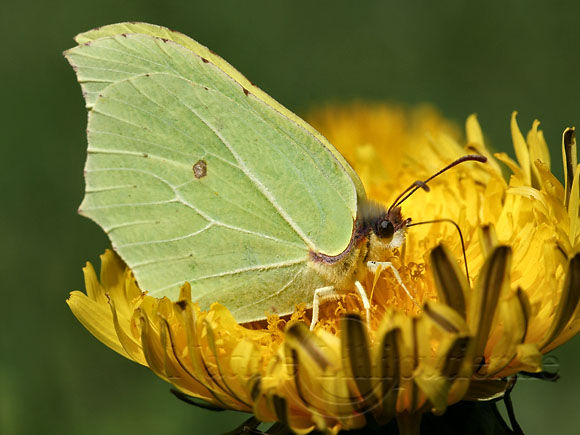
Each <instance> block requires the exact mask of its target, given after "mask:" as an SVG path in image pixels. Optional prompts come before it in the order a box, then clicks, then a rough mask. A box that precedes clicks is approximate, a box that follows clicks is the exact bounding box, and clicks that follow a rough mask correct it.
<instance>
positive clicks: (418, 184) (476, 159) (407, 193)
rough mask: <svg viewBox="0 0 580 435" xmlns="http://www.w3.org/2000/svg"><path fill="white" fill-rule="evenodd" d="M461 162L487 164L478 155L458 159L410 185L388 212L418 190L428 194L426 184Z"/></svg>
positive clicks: (484, 158)
mask: <svg viewBox="0 0 580 435" xmlns="http://www.w3.org/2000/svg"><path fill="white" fill-rule="evenodd" d="M463 162H481V163H485V162H487V157H485V156H481V155H479V154H468V155H466V156H463V157H460V158H458V159H457V160H455V161H453V162H451V163H449V164H448V165H447V166H445V167H444V168H443V169H441V170H440V171H438V172H436V173H435V174H433V175H431V176H430V177H429V178H427V179H426V180H423V181H421V180H417V181H415V182H414V183H413V184H411V185H410V186H409V187H407V188H406V189H405V190H404V191H403V192H402V193H401V194H400V195H399V196H397V198H396V199H395V200H394V201H393V203H392V204H391V206H390V207H389V210H388V211H391V210H392V208H393V207H398V206H399V205H401V204H402V203H403V202H405V200H406V199H407V198H409V197H410V196H411V195H412V194H413V193H415V192H416V191H417V190H419V189H423V190H425V191H426V192H429V186H427V183H428V182H429V181H431V180H433V179H434V178H435V177H437V176H439V175H441V174H442V173H444V172H445V171H448V170H449V169H451V168H453V167H454V166H457V165H459V164H460V163H463ZM403 195H404V196H403Z"/></svg>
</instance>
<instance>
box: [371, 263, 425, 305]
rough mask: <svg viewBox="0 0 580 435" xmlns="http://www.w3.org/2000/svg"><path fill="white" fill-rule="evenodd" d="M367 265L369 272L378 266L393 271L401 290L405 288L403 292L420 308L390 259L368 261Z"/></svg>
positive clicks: (375, 270)
mask: <svg viewBox="0 0 580 435" xmlns="http://www.w3.org/2000/svg"><path fill="white" fill-rule="evenodd" d="M367 267H368V268H369V270H370V271H371V272H377V270H378V269H379V268H381V270H383V269H386V268H389V269H391V271H392V272H393V275H395V279H396V280H397V282H398V283H399V285H400V286H401V287H402V288H403V290H405V293H407V296H409V298H410V299H411V300H412V301H413V303H414V304H415V305H416V306H417V307H418V308H421V306H420V305H419V304H418V303H417V301H416V300H415V298H414V297H413V295H411V292H410V291H409V289H408V288H407V286H406V285H405V284H404V283H403V280H402V279H401V275H399V271H398V270H397V268H396V267H395V266H393V263H391V262H390V261H368V262H367ZM379 273H380V271H379Z"/></svg>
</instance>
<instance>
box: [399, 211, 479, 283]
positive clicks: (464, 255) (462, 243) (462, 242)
mask: <svg viewBox="0 0 580 435" xmlns="http://www.w3.org/2000/svg"><path fill="white" fill-rule="evenodd" d="M441 222H447V223H450V224H453V226H454V227H455V228H456V229H457V232H458V233H459V240H460V241H461V250H462V251H463V262H464V263H465V276H466V277H467V285H468V286H471V283H470V281H469V268H468V267H467V254H466V253H465V242H464V240H463V233H462V232H461V228H459V225H457V222H455V221H454V220H451V219H433V220H430V221H422V222H413V223H411V224H408V225H407V227H414V226H416V225H425V224H436V223H441Z"/></svg>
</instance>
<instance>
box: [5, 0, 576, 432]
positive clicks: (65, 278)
mask: <svg viewBox="0 0 580 435" xmlns="http://www.w3.org/2000/svg"><path fill="white" fill-rule="evenodd" d="M207 3H208V4H209V3H210V2H207ZM211 3H212V5H211V6H210V5H208V4H206V3H201V2H196V1H187V2H169V3H168V4H167V3H166V2H162V1H159V0H157V1H136V0H132V1H124V2H121V1H118V0H114V1H113V0H100V1H91V2H73V1H59V0H54V1H50V2H40V1H37V2H24V1H22V2H14V1H12V2H5V3H3V5H2V7H1V9H0V33H1V36H2V41H1V43H0V78H1V81H0V97H1V99H0V115H1V116H0V126H1V129H0V140H1V149H0V153H1V154H0V163H1V170H0V186H1V191H0V195H1V202H0V204H1V206H0V228H1V230H0V231H1V233H0V236H1V238H0V240H1V245H0V246H1V250H0V291H1V304H0V433H2V434H37V433H47V434H49V433H55V434H63V435H64V434H107V435H112V434H128V433H139V434H142V435H146V434H156V433H159V432H161V431H163V433H168V434H180V433H188V434H202V433H220V432H223V431H225V430H228V429H232V428H233V427H234V425H235V424H236V422H239V421H241V420H242V419H243V418H244V417H245V416H244V415H241V414H236V413H221V414H214V413H211V412H209V411H202V410H198V409H194V408H192V407H190V406H188V405H185V404H184V403H182V402H180V401H178V400H177V399H175V398H174V397H173V396H171V395H170V394H169V392H168V390H169V387H168V385H167V384H165V383H164V382H162V381H161V380H159V379H157V378H156V377H155V376H154V375H153V374H152V373H151V372H149V371H148V370H147V369H145V368H142V367H140V366H138V365H136V364H134V363H131V362H129V361H127V360H125V359H124V358H122V357H120V356H118V355H117V354H115V353H114V352H113V351H111V350H109V349H108V348H106V347H105V346H103V345H102V344H100V343H99V342H97V341H96V340H95V339H94V338H93V337H92V336H90V334H89V333H88V332H87V331H86V330H84V329H83V327H82V326H81V325H80V324H79V323H78V322H77V321H76V320H75V319H74V317H73V316H72V314H71V313H70V312H69V310H68V307H67V306H66V304H65V299H66V297H67V295H68V292H69V290H73V289H81V288H82V287H83V283H82V275H81V268H82V266H83V265H84V262H85V261H86V260H90V261H92V262H94V263H97V260H98V254H100V253H101V252H102V251H103V250H104V249H105V248H106V247H107V246H108V243H107V239H106V237H105V236H104V235H103V233H102V232H101V230H100V229H99V228H98V227H97V226H96V225H95V224H93V223H92V222H90V221H88V220H86V219H83V218H81V217H79V216H78V215H77V214H76V208H77V206H78V204H79V203H80V200H81V197H82V191H83V179H82V167H83V162H84V159H85V144H86V139H85V124H86V113H85V109H84V107H83V102H82V98H81V93H80V89H79V86H78V85H77V83H76V81H75V78H74V75H73V71H72V70H71V69H70V68H69V66H68V65H67V63H66V62H65V60H64V58H63V57H62V56H61V52H62V51H63V50H65V49H67V48H69V47H71V46H72V45H73V41H72V37H73V35H75V34H76V33H78V32H81V31H84V30H88V29H90V28H93V27H95V26H98V25H102V24H108V23H112V22H118V21H125V20H142V21H148V22H153V23H156V24H162V25H165V26H168V27H170V28H173V29H175V30H179V31H182V32H184V33H186V34H188V35H190V36H192V37H193V38H195V39H197V40H198V41H200V42H201V43H203V44H205V45H207V46H209V47H211V48H212V49H214V50H215V51H216V52H218V53H219V54H220V55H222V56H223V57H224V58H225V59H227V60H229V61H230V62H231V63H232V64H233V65H235V66H236V67H237V68H238V69H240V70H241V71H242V72H243V73H244V74H246V76H248V78H250V79H251V80H252V81H253V82H254V83H256V84H258V85H259V86H261V87H262V89H264V90H266V91H267V92H269V93H270V94H271V95H273V96H274V97H275V98H276V99H278V101H280V102H281V103H283V104H285V105H286V106H288V107H289V108H290V109H292V110H294V111H297V112H298V113H300V112H301V111H304V110H306V109H308V108H309V107H312V106H313V105H316V104H320V103H323V102H327V101H349V100H351V99H355V98H356V99H372V100H386V101H396V102H402V103H406V104H410V105H412V104H415V103H421V102H430V103H433V104H435V105H436V106H437V107H439V108H440V109H441V111H442V113H443V114H444V115H445V116H447V117H449V118H451V119H454V120H456V121H457V122H460V123H462V122H463V120H464V118H465V117H466V116H467V115H468V114H470V113H472V112H477V113H478V114H479V119H480V121H481V123H482V125H483V127H484V131H485V133H486V134H487V135H488V137H489V139H490V141H491V143H492V145H493V146H494V147H495V148H496V149H500V150H510V153H511V148H510V143H511V142H510V137H509V130H508V119H509V115H510V113H511V111H512V110H513V109H518V110H519V111H520V117H519V120H520V125H521V126H522V129H523V130H524V129H525V130H527V129H528V127H529V126H530V125H531V121H532V120H533V118H534V117H537V118H539V119H540V120H541V121H542V127H543V129H544V131H545V134H546V138H547V140H548V143H549V144H550V146H551V150H552V157H553V160H554V161H555V162H557V164H556V166H557V167H558V171H559V172H558V173H559V174H561V169H560V168H559V162H560V135H561V132H562V130H563V128H564V127H566V126H568V125H574V122H576V121H578V120H580V112H579V107H580V106H579V102H578V97H579V96H580V93H579V86H580V85H579V83H580V82H579V77H580V61H579V58H578V56H579V53H580V52H579V51H578V37H579V35H580V26H579V25H578V20H579V17H580V7H579V6H577V5H578V3H577V2H576V5H574V4H573V2H570V4H569V5H564V2H545V4H544V3H540V2H530V1H527V2H523V1H522V2H508V1H503V2H498V3H495V2H485V3H482V4H479V5H478V4H474V3H472V2H447V1H438V2H431V3H427V2H424V3H420V2H414V1H408V2H404V3H405V5H402V3H403V2H386V1H383V2H378V1H368V2H363V1H359V2H354V1H353V2H327V1H325V2H322V1H321V2H312V1H308V2H307V1H293V2H289V1H288V2H273V1H243V2H242V1H214V2H211ZM548 3H549V4H548ZM552 355H553V358H556V360H557V361H556V362H555V364H556V365H557V366H559V368H560V374H561V375H562V380H561V381H560V382H558V383H556V384H550V383H544V382H539V381H523V382H520V383H519V385H518V386H516V390H515V392H514V401H515V408H516V413H517V415H518V417H519V419H520V423H521V424H522V426H523V427H524V429H526V431H527V432H528V433H531V434H534V433H538V434H541V433H547V432H550V433H577V430H578V427H580V413H579V412H578V403H579V402H580V373H578V368H579V364H578V358H579V357H580V337H576V339H574V340H572V341H571V342H569V343H567V344H566V345H565V346H562V347H561V348H560V349H558V350H557V351H556V352H554V353H553V354H552ZM558 361H559V362H558Z"/></svg>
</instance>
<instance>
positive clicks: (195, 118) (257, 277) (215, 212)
mask: <svg viewBox="0 0 580 435" xmlns="http://www.w3.org/2000/svg"><path fill="white" fill-rule="evenodd" d="M67 57H68V58H69V60H70V62H71V64H73V66H74V67H75V70H76V71H77V74H78V78H79V81H80V82H81V83H82V86H83V90H84V92H85V93H86V101H87V106H88V107H89V108H90V109H91V110H90V112H89V126H88V137H89V154H88V159H87V164H86V171H87V174H86V182H87V189H86V196H85V199H84V201H83V204H82V205H81V211H82V213H83V214H85V215H87V216H89V217H90V218H92V219H94V220H95V221H96V222H97V223H99V224H100V225H101V226H102V227H103V228H104V229H105V230H106V231H107V232H108V234H109V236H110V238H111V241H112V243H113V246H114V248H115V249H116V250H117V252H119V254H120V255H121V256H122V257H123V259H124V260H125V261H126V262H127V264H128V265H129V266H130V267H131V268H132V269H133V271H134V273H135V275H136V277H137V279H138V281H139V283H140V285H141V287H142V288H143V289H146V290H148V291H150V292H151V293H152V294H154V295H155V296H162V295H168V296H170V297H172V298H173V299H175V297H176V295H177V292H178V289H179V287H180V286H181V285H182V284H183V283H184V282H185V281H189V282H190V283H191V284H192V287H193V298H194V300H198V301H200V302H202V305H205V308H206V307H207V305H208V304H209V303H210V302H213V301H220V302H223V303H225V304H226V306H228V308H230V310H232V311H233V312H234V314H235V315H236V317H237V319H238V320H239V321H245V320H253V319H256V318H262V317H263V316H264V313H265V312H266V311H274V310H275V311H278V312H281V313H286V312H289V311H292V310H293V308H294V305H295V304H296V303H297V302H309V297H308V293H309V292H310V293H311V292H312V290H314V288H316V286H318V285H319V284H323V283H322V282H319V281H320V280H319V279H318V278H316V277H315V276H313V275H312V272H311V270H310V269H309V268H308V266H307V261H308V251H309V250H314V251H317V252H324V253H327V254H329V255H336V254H338V253H340V252H342V251H343V250H344V249H345V248H346V246H347V245H348V242H349V240H350V237H351V233H352V228H353V218H354V216H355V215H356V208H355V209H354V210H353V207H352V204H353V203H354V204H356V190H355V185H354V183H353V181H352V179H351V177H350V176H349V174H348V173H347V171H346V170H345V169H344V166H343V165H342V164H341V163H340V162H339V161H338V160H337V159H336V158H335V157H334V154H333V153H332V152H331V151H330V150H329V149H328V148H327V147H325V146H323V145H322V144H321V142H320V141H319V140H318V139H317V138H316V137H315V136H313V135H312V134H311V133H310V132H309V131H307V130H306V129H304V128H302V126H301V125H299V124H297V123H295V122H294V121H293V120H290V119H288V118H287V117H286V116H284V115H283V114H281V113H280V112H279V111H277V110H274V109H273V108H272V107H269V106H268V105H267V104H265V103H264V101H263V100H261V99H258V98H255V97H254V95H253V94H252V93H251V92H249V91H248V90H247V89H245V88H244V87H242V86H241V85H240V84H239V83H237V82H236V81H234V80H233V79H232V78H231V76H229V75H227V74H225V73H224V72H223V71H222V70H221V69H219V68H217V67H216V66H215V65H213V64H212V63H211V62H209V61H207V60H206V59H204V58H202V57H200V56H197V55H195V54H193V53H192V52H191V51H190V50H188V49H186V48H184V47H182V46H180V45H178V44H176V43H174V42H172V41H168V40H162V39H159V38H155V37H152V36H148V35H136V34H129V35H115V36H111V37H105V38H100V39H97V40H93V41H91V42H90V44H87V45H82V46H79V47H76V48H74V49H72V50H70V51H69V52H68V53H67ZM274 296H275V297H274Z"/></svg>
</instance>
